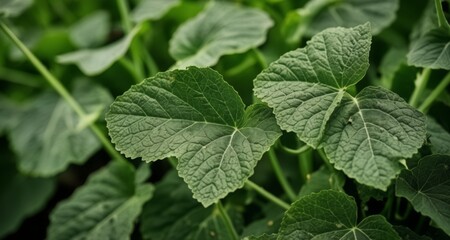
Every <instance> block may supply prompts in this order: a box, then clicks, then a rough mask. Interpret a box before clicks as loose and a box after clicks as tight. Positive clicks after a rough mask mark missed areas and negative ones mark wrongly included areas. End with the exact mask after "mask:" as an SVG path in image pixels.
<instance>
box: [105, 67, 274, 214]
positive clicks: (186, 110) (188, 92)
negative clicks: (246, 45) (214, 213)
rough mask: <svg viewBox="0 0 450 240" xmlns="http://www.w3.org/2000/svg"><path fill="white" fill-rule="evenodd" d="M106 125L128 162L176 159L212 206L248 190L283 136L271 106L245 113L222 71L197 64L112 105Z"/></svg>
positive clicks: (156, 80)
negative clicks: (256, 169) (255, 171)
mask: <svg viewBox="0 0 450 240" xmlns="http://www.w3.org/2000/svg"><path fill="white" fill-rule="evenodd" d="M106 121H107V127H108V129H109V134H110V136H111V138H112V142H113V143H115V144H116V148H117V149H118V150H120V151H121V152H122V153H124V154H125V155H126V156H127V157H130V158H138V157H141V158H142V160H144V161H147V162H150V161H156V160H158V159H164V158H166V157H170V156H175V157H177V158H178V159H179V163H178V167H177V169H178V172H179V175H180V176H181V177H183V178H184V180H185V181H186V183H187V184H188V186H189V188H191V190H192V192H193V193H194V198H196V199H198V200H199V202H201V203H202V204H203V205H204V206H205V207H207V206H209V205H211V204H213V203H215V202H217V201H218V200H219V199H221V198H223V197H225V196H226V195H227V194H228V193H229V192H232V191H235V190H236V189H238V188H240V187H242V186H243V185H244V182H245V180H247V179H248V178H249V177H250V176H251V175H252V174H253V168H254V167H255V166H256V163H257V161H258V160H259V159H261V157H262V155H263V153H264V152H266V151H267V150H269V148H270V146H271V145H272V144H273V143H274V142H275V140H276V139H277V138H278V137H279V136H280V135H281V134H280V130H279V128H278V126H277V124H276V122H275V119H274V118H273V116H272V113H271V110H270V109H269V108H267V107H266V106H264V105H262V104H255V105H252V106H250V107H248V108H247V110H245V111H244V104H243V103H242V100H241V99H240V97H239V95H238V94H237V92H236V91H235V90H234V89H233V88H232V87H231V86H230V85H228V84H227V83H226V82H225V81H224V80H223V78H222V76H221V75H220V74H219V73H217V72H215V71H214V70H212V69H208V68H196V67H191V68H189V69H188V70H175V71H169V72H164V73H159V74H157V75H156V76H155V77H152V78H149V79H146V80H145V81H144V82H143V83H141V84H139V85H135V86H133V87H132V88H131V89H130V90H128V91H127V92H125V93H124V95H122V96H120V97H118V98H117V99H116V100H115V102H114V103H113V104H112V105H111V109H110V111H109V112H108V114H107V115H106Z"/></svg>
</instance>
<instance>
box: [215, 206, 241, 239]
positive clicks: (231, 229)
mask: <svg viewBox="0 0 450 240" xmlns="http://www.w3.org/2000/svg"><path fill="white" fill-rule="evenodd" d="M216 207H217V209H218V210H219V213H220V216H221V217H222V219H223V221H224V223H225V227H226V228H227V231H228V233H229V234H230V236H232V239H234V240H239V235H238V233H237V231H236V228H234V225H233V222H232V221H231V218H230V216H229V215H228V213H227V210H225V208H224V207H223V205H222V202H220V201H219V202H218V203H217V204H216Z"/></svg>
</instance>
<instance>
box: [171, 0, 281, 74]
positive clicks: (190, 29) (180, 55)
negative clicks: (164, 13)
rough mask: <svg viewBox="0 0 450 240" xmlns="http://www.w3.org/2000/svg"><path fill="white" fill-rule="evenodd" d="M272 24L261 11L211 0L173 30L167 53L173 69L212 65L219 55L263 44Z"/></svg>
mask: <svg viewBox="0 0 450 240" xmlns="http://www.w3.org/2000/svg"><path fill="white" fill-rule="evenodd" d="M272 25H273V22H272V20H271V19H270V18H269V16H268V15H267V14H266V13H264V12H263V11H260V10H258V9H252V8H248V7H242V6H239V5H235V4H232V3H228V2H223V1H213V2H212V3H210V4H208V5H207V7H206V9H205V10H204V11H203V12H201V13H200V14H199V15H197V16H196V17H195V18H194V19H192V20H190V21H187V22H185V23H184V24H183V25H181V26H180V27H179V28H178V29H177V31H176V32H175V33H174V35H173V37H172V39H171V40H170V48H169V52H170V55H172V57H173V58H175V59H176V60H177V64H176V66H175V67H176V68H184V67H186V66H198V67H208V66H212V65H214V64H216V63H217V61H218V60H219V58H220V57H221V56H222V55H226V54H234V53H242V52H245V51H247V50H249V49H251V48H255V47H257V46H259V45H261V44H262V43H264V41H265V40H266V34H267V31H268V29H269V28H270V27H272Z"/></svg>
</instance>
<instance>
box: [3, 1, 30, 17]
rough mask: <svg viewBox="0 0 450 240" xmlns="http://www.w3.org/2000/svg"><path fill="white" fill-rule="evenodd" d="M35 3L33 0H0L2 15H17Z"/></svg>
mask: <svg viewBox="0 0 450 240" xmlns="http://www.w3.org/2000/svg"><path fill="white" fill-rule="evenodd" d="M32 4H33V0H0V17H17V16H19V15H20V14H21V13H22V12H23V11H25V10H26V9H27V8H29V7H30V6H31V5H32Z"/></svg>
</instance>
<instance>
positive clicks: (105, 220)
mask: <svg viewBox="0 0 450 240" xmlns="http://www.w3.org/2000/svg"><path fill="white" fill-rule="evenodd" d="M152 193H153V186H152V185H150V184H144V183H143V181H136V171H135V170H134V168H133V166H131V165H130V164H129V163H126V162H116V161H113V162H111V163H110V164H109V165H108V166H106V167H105V168H103V169H101V170H99V171H98V172H96V173H94V174H93V175H92V176H91V177H90V178H89V179H88V181H87V183H86V184H85V185H84V186H82V187H81V188H79V189H78V190H76V191H75V193H74V194H73V195H72V196H71V197H70V198H69V199H68V200H65V201H63V202H61V203H60V204H58V206H56V208H55V209H54V210H53V212H52V213H51V215H50V227H49V229H48V239H49V240H54V239H92V240H94V239H128V238H129V236H130V234H131V232H132V230H133V225H134V221H135V220H136V218H137V217H138V215H139V214H140V212H141V210H142V206H143V205H144V203H145V202H146V201H147V200H149V199H150V198H151V196H152Z"/></svg>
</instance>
